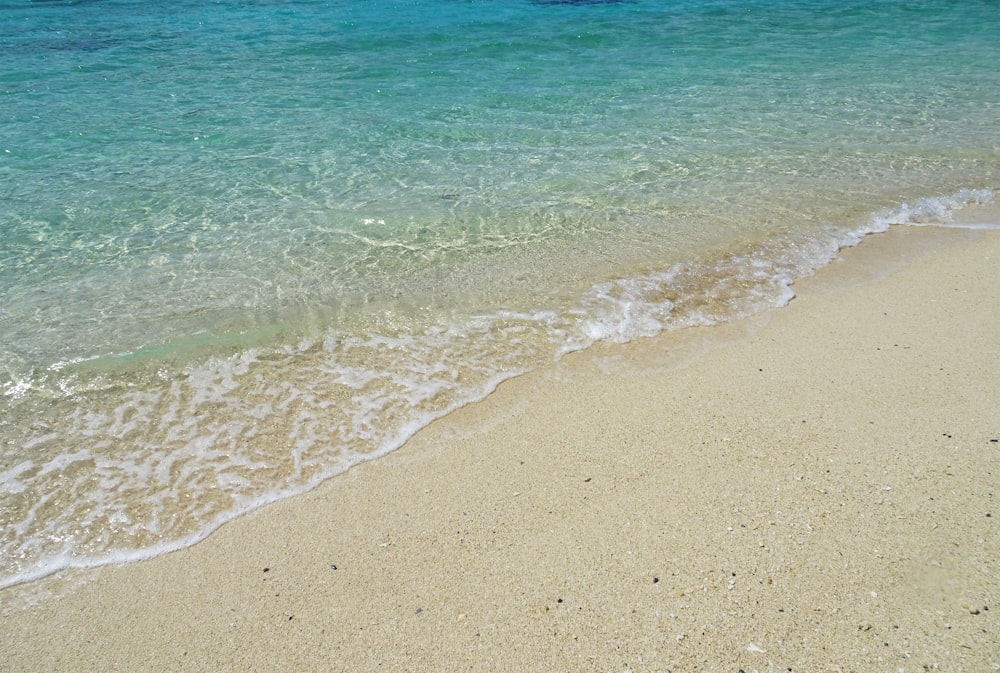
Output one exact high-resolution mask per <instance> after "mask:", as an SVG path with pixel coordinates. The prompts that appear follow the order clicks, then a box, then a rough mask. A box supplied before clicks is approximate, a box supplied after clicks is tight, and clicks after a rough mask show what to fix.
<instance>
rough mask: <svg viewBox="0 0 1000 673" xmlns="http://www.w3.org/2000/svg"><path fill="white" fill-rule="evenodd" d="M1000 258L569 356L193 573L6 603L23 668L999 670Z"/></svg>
mask: <svg viewBox="0 0 1000 673" xmlns="http://www.w3.org/2000/svg"><path fill="white" fill-rule="evenodd" d="M989 210H990V211H991V213H990V215H992V214H995V209H993V208H990V209H989ZM964 215H966V213H964V212H963V213H961V214H960V215H959V216H960V217H963V216H964ZM963 221H964V217H963ZM983 221H984V222H991V221H993V220H990V219H989V217H985V219H983ZM998 260H1000V232H997V231H973V230H958V229H951V228H930V227H928V228H916V227H905V226H904V227H893V228H892V229H891V230H890V231H889V232H887V233H885V234H878V235H873V236H868V237H866V238H865V240H864V241H863V242H862V244H861V245H859V246H856V247H854V248H850V249H845V250H842V251H841V252H840V255H839V256H838V258H837V259H836V260H835V261H833V262H832V263H830V264H829V265H827V266H826V267H824V268H821V269H819V270H818V271H817V272H816V273H815V274H814V275H813V276H812V277H809V278H805V279H800V280H798V281H796V283H795V285H794V290H795V291H796V294H797V295H798V298H796V299H795V300H793V301H792V303H791V304H790V305H788V306H786V307H784V308H780V309H773V310H770V311H767V312H765V313H763V314H759V315H757V316H754V317H751V318H748V319H745V320H741V321H737V322H733V323H729V324H725V325H717V326H713V327H698V328H688V329H685V330H680V331H675V332H668V333H664V334H663V335H661V336H659V337H656V338H652V339H642V340H638V341H635V342H632V343H630V344H625V345H617V344H598V345H596V346H592V347H591V348H590V349H588V350H586V351H583V352H580V353H574V354H570V355H568V356H565V357H564V358H563V360H562V361H561V362H559V363H557V364H555V365H553V366H552V367H550V368H546V369H545V370H541V371H536V372H532V373H529V374H525V375H523V376H521V377H518V378H515V379H512V380H509V381H506V382H504V383H503V384H501V385H500V387H499V388H498V389H497V390H496V391H495V392H494V393H492V394H491V395H490V396H488V397H487V398H486V399H485V400H483V401H481V402H478V403H475V404H472V405H468V406H466V407H464V408H462V409H459V410H458V411H455V412H452V413H451V414H449V415H448V416H446V417H445V418H443V419H440V420H438V421H435V422H433V423H432V424H431V425H430V426H428V427H426V428H424V429H423V430H421V431H420V432H419V433H418V434H417V435H416V436H415V437H413V438H412V439H411V440H410V441H409V442H407V444H406V445H404V446H403V447H402V448H400V449H398V450H396V451H395V452H393V453H391V454H389V455H387V456H383V457H381V458H379V459H378V460H376V461H371V462H367V463H362V464H360V465H356V466H354V467H352V468H351V469H350V470H348V471H347V472H346V473H344V474H341V475H339V476H337V477H335V478H333V479H331V480H329V481H327V482H326V483H324V484H322V485H321V486H319V487H318V488H316V489H315V490H313V491H311V492H309V493H306V494H304V495H301V496H297V497H295V498H293V499H290V500H286V501H282V502H278V503H276V504H272V505H269V506H267V507H264V508H262V509H259V510H256V511H254V512H251V513H249V514H247V515H245V516H243V517H241V518H240V519H237V520H236V521H234V522H231V523H228V524H226V525H224V526H223V527H222V528H220V529H219V530H217V531H216V532H215V533H213V534H212V535H211V536H210V537H208V538H207V539H206V540H204V541H202V542H200V543H198V544H196V545H194V546H193V547H189V548H187V549H184V550H181V551H178V552H173V553H170V554H167V555H165V556H162V557H158V558H156V559H153V560H150V561H145V562H139V563H135V564H131V565H126V566H113V567H105V568H99V569H95V570H89V571H73V572H70V573H64V574H63V575H62V576H59V575H57V576H53V577H50V578H46V579H42V580H38V581H37V582H34V583H31V584H29V585H16V586H13V587H9V588H7V589H4V590H0V601H2V604H3V606H4V608H3V611H4V618H3V627H2V632H3V641H4V642H5V643H9V645H8V646H7V648H6V649H7V650H8V654H7V658H8V662H9V663H8V666H10V667H11V668H10V670H26V671H30V670H114V669H124V668H129V667H132V668H135V667H136V665H137V664H139V665H140V666H139V667H141V668H143V669H144V670H228V669H230V668H231V669H250V670H261V669H277V670H318V669H323V670H371V669H374V668H376V667H377V666H378V665H382V666H383V667H386V668H389V669H391V670H458V669H463V668H464V669H470V670H496V669H497V668H498V667H499V668H507V669H510V670H601V671H604V670H633V671H640V670H647V671H661V670H671V669H672V670H689V669H692V668H694V667H696V666H701V667H706V668H707V669H708V670H730V669H731V670H733V671H735V670H739V669H740V668H742V669H744V670H746V671H750V670H755V669H756V670H766V669H768V668H771V667H774V668H778V667H780V669H781V670H785V669H787V668H792V669H793V670H798V669H800V668H802V669H806V670H837V669H838V667H839V668H840V669H842V670H892V671H896V670H899V669H903V670H915V671H916V670H925V668H927V667H930V668H931V670H933V668H934V667H938V666H941V667H943V668H950V667H956V668H962V669H964V670H985V669H987V668H988V667H989V666H990V665H997V664H1000V656H998V655H997V653H996V651H995V642H996V638H997V633H998V629H1000V623H998V622H1000V619H998V616H1000V581H998V580H997V579H996V577H997V572H996V571H997V570H998V565H1000V564H998V563H997V561H996V560H995V559H997V558H1000V543H998V536H997V528H996V525H997V523H996V522H997V521H998V518H1000V507H997V501H996V499H995V494H994V491H993V488H992V486H993V483H994V481H995V476H994V475H995V473H996V472H997V471H1000V445H998V444H997V443H996V441H995V440H996V439H998V438H1000V412H998V411H997V408H998V405H997V399H996V398H997V389H998V387H997V385H996V381H997V380H998V375H1000V356H998V353H997V346H996V336H995V335H996V334H998V333H1000V319H998V317H997V316H996V315H995V314H996V311H995V308H996V307H997V306H998V305H1000V302H998V301H997V294H998V292H1000V267H998V264H997V262H998ZM444 476H447V478H443V477H444ZM334 566H336V567H335V568H334ZM265 569H266V570H265ZM74 574H75V575H77V576H81V577H86V581H85V582H83V583H82V584H79V585H78V586H64V590H65V596H64V597H63V598H61V599H60V600H58V601H55V600H53V601H44V600H43V601H39V602H38V603H36V604H34V605H24V606H22V607H19V606H17V605H14V604H15V603H16V602H17V601H18V600H19V598H18V597H19V596H23V595H27V594H30V593H32V592H34V591H36V590H44V589H45V586H46V585H47V584H49V583H51V586H60V585H61V584H62V585H65V583H66V582H67V578H71V576H72V575H74ZM12 605H13V606H12ZM0 670H6V669H3V668H2V666H0Z"/></svg>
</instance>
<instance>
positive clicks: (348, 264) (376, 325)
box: [0, 0, 1000, 586]
mask: <svg viewBox="0 0 1000 673" xmlns="http://www.w3.org/2000/svg"><path fill="white" fill-rule="evenodd" d="M998 13H1000V12H998V10H997V7H996V4H995V3H993V2H985V1H984V2H974V1H973V2H963V3H951V2H944V1H943V0H927V1H923V2H901V1H900V2H896V1H887V2H880V3H867V2H851V1H848V2H832V1H827V0H780V1H777V2H774V1H771V2H763V1H761V2H747V1H742V2H736V1H735V0H732V1H728V0H716V1H708V0H688V1H686V2H672V3H662V2H654V1H652V0H636V1H635V2H568V1H564V2H544V1H541V0H539V1H535V2H531V1H529V0H509V1H505V2H475V1H473V0H416V1H412V2H382V1H378V0H369V1H368V2H318V1H316V2H311V1H297V2H296V1H291V0H275V1H273V2H268V3H250V2H237V1H235V0H233V1H222V2H214V3H201V2H194V1H192V0H189V1H186V2H185V1H181V2H175V3H170V4H166V5H161V4H156V3H146V2H139V1H137V0H117V1H116V0H103V1H99V0H92V1H90V2H83V1H79V2H60V1H58V0H49V1H46V2H31V1H29V0H18V1H15V2H9V1H8V2H0V293H2V297H0V390H2V391H3V399H2V404H3V407H4V410H3V414H2V416H0V498H2V500H0V504H2V506H0V526H2V536H3V537H2V545H3V554H2V555H0V559H2V560H0V586H2V585H4V584H10V583H13V582H17V581H22V580H25V579H30V578H32V577H37V576H40V575H43V574H45V573H47V572H51V571H53V570H56V569H59V568H61V567H67V566H73V565H82V566H85V565H94V564H99V563H105V562H109V561H115V560H127V559H130V558H140V557H144V556H149V555H152V554H155V553H158V552H161V551H163V550H166V549H170V548H175V547H177V546H182V545H184V544H189V543H191V542H192V541H194V540H197V539H200V538H201V537H203V536H204V535H205V534H207V533H208V532H210V531H211V530H212V529H213V528H214V527H216V526H217V525H219V524H220V523H222V522H224V521H226V520H229V519H231V518H232V517H234V516H236V515H238V514H239V513H241V512H243V511H246V510H247V509H250V508H252V507H255V506H258V505H260V504H262V503H264V502H268V501H271V500H274V499H277V498H280V497H285V496H287V495H290V494H293V493H297V492H301V491H303V490H304V489H306V488H309V487H310V486H312V485H315V484H316V483H318V482H319V481H320V480H322V479H324V478H327V477H329V476H331V475H333V474H336V473H338V472H340V471H342V470H344V469H346V468H347V467H348V466H349V465H351V464H353V463H355V462H357V461H359V460H364V459H367V458H371V457H374V456H377V455H380V454H382V453H385V452H386V451H389V450H392V449H393V448H396V447H397V446H398V445H399V444H400V443H401V442H402V441H404V440H405V439H406V438H407V437H408V436H410V435H411V434H412V433H413V432H414V431H415V430H417V429H418V428H419V427H421V426H423V425H425V424H426V423H427V422H429V420H430V419H432V418H435V417H438V416H440V415H442V414H444V413H447V412H448V411H449V410H452V409H454V408H455V407H456V406H459V405H461V404H463V403H466V402H468V401H470V400H474V399H478V398H480V397H482V396H483V395H485V394H487V393H488V392H489V391H490V390H491V389H492V387H493V386H495V385H496V383H497V382H498V381H500V380H502V379H504V378H507V377H509V376H513V375H516V374H517V373H519V372H522V371H526V370H528V369H531V368H533V367H537V366H540V365H541V364H544V363H545V362H549V361H551V360H552V359H553V358H555V357H558V355H559V354H561V353H564V352H567V351H569V350H574V349H579V348H584V347H586V346H587V345H588V344H589V343H592V342H593V341H594V340H598V339H611V340H617V341H625V340H628V339H631V338H635V337H638V336H643V335H651V334H655V333H657V332H659V331H660V330H662V329H664V328H672V327H679V326H684V325H689V324H709V323H713V322H718V321H722V320H728V319H732V318H735V317H739V316H742V315H746V314H748V313H752V312H755V311H759V310H762V309H764V308H766V307H770V306H775V305H780V304H782V303H784V302H786V301H787V300H788V299H789V297H790V290H789V288H788V285H789V284H790V282H791V281H792V280H793V279H794V278H795V277H798V276H800V275H802V274H805V273H808V272H810V270H812V269H813V268H816V267H817V266H820V265H822V264H824V263H826V262H827V261H829V259H831V258H832V256H833V255H834V254H835V252H836V250H837V248H838V247H839V246H841V245H844V244H850V243H853V242H854V241H856V240H857V236H859V235H861V234H863V233H865V232H867V231H877V230H880V229H882V228H884V227H885V226H888V224H889V223H891V222H917V221H927V220H930V221H943V220H947V219H948V218H949V213H951V212H953V211H954V210H956V209H959V208H961V207H962V206H964V205H967V204H969V203H976V202H982V201H987V200H991V199H992V198H993V195H992V191H991V190H992V189H993V188H994V187H995V186H996V185H997V183H998V181H1000V127H998V125H997V123H996V120H997V119H998V118H1000V73H998V70H997V68H996V63H998V62H1000V40H998V39H997V38H998V37H1000V35H998V33H997V29H996V25H997V18H1000V17H998Z"/></svg>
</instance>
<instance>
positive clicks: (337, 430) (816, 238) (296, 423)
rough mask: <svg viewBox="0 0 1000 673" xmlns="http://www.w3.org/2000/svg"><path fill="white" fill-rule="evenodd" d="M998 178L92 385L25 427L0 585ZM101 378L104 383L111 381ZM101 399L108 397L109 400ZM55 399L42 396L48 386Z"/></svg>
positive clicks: (175, 532)
mask: <svg viewBox="0 0 1000 673" xmlns="http://www.w3.org/2000/svg"><path fill="white" fill-rule="evenodd" d="M991 199H992V192H990V191H988V190H978V191H972V190H968V191H962V192H959V193H957V194H955V195H953V196H948V197H940V198H936V199H923V200H920V201H917V202H914V204H912V205H910V204H903V205H901V206H900V207H898V208H895V209H893V210H891V211H887V212H885V213H879V214H877V215H875V216H873V217H872V218H871V220H870V221H868V222H865V223H862V224H861V225H860V226H858V227H856V228H854V229H851V230H844V229H835V228H831V229H830V230H829V231H828V232H826V233H822V232H821V233H819V234H816V233H813V234H810V235H789V236H788V237H786V238H782V239H777V240H773V241H769V242H766V243H762V244H760V245H758V246H757V247H756V248H754V249H752V250H749V251H744V252H741V253H739V254H729V255H725V256H723V257H721V258H720V259H716V260H706V261H703V262H689V263H684V264H676V265H673V266H672V267H670V268H669V269H666V270H664V271H660V272H652V273H648V274H643V275H636V276H632V277H628V278H620V279H616V280H610V281H604V282H600V283H597V284H595V285H594V286H593V287H592V288H590V289H589V290H588V291H586V292H584V293H583V294H582V295H580V296H579V297H577V299H576V300H575V301H574V303H572V304H571V305H568V306H564V307H563V308H562V309H561V310H555V309H545V310H539V311H497V312H496V313H494V314H491V315H474V316H468V317H465V318H462V319H456V320H451V321H446V320H442V321H440V322H435V323H433V324H431V325H428V326H426V327H424V328H421V329H396V330H391V329H386V330H384V331H380V332H372V333H369V334H337V333H332V332H331V333H329V334H327V335H325V337H324V338H323V339H321V340H319V341H316V342H313V341H301V342H299V344H298V346H296V347H290V346H287V345H279V346H276V347H274V348H272V349H260V348H254V349H244V350H242V351H239V352H237V353H235V354H233V355H232V356H230V357H215V358H211V359H209V360H208V361H206V362H204V363H203V364H200V365H191V366H189V367H188V368H187V369H186V371H185V372H183V373H181V374H173V375H171V376H167V377H163V376H159V375H158V376H155V377H153V378H151V379H148V380H145V381H144V382H143V383H142V384H141V385H131V386H126V387H124V389H122V390H121V391H120V392H117V393H116V392H114V391H115V390H116V389H115V388H114V387H110V388H106V389H105V388H99V390H100V391H101V392H100V393H99V394H95V395H94V396H93V397H91V398H87V397H84V398H79V399H84V400H90V403H89V405H88V406H80V405H78V404H75V405H72V406H70V407H69V408H70V409H71V411H70V412H69V413H66V414H64V415H63V416H61V417H59V418H56V417H52V418H50V419H49V420H47V421H46V423H45V424H43V425H42V426H40V429H39V431H37V432H35V433H29V434H28V435H26V436H24V437H23V439H22V441H21V445H20V450H21V452H22V453H23V454H24V455H29V456H31V459H29V460H22V461H20V462H18V463H17V465H16V466H15V467H12V468H9V469H8V470H6V471H5V472H4V473H3V474H0V483H3V485H4V486H3V488H4V490H5V492H6V493H7V495H9V496H10V497H11V501H10V502H11V506H10V507H7V508H6V510H5V512H4V515H3V516H4V517H5V518H4V524H5V527H6V528H7V530H10V531H13V533H14V534H13V535H12V536H11V535H8V537H7V539H6V540H5V541H4V548H3V552H4V553H3V559H4V561H3V568H2V571H3V576H2V578H0V586H7V585H10V584H14V583H19V582H24V581H29V580H32V579H36V578H38V577H42V576H44V575H46V574H49V573H51V572H55V571H57V570H60V569H63V568H68V567H80V568H84V567H93V566H99V565H103V564H107V563H121V562H129V561H136V560H140V559H146V558H150V557H153V556H156V555H158V554H161V553H164V552H166V551H170V550H174V549H178V548H181V547H184V546H187V545H190V544H193V543H194V542H197V541H198V540H201V539H203V538H204V537H205V536H206V535H208V534H210V533H211V532H212V531H213V530H215V529H216V528H217V527H218V526H220V525H221V524H222V523H224V522H226V521H229V520H231V519H233V518H234V517H237V516H240V515H241V514H244V513H246V512H248V511H250V510H252V509H255V508H257V507H260V506H262V505H265V504H267V503H270V502H273V501H275V500H278V499H282V498H285V497H289V496H291V495H294V494H297V493H301V492H303V491H305V490H308V489H310V488H312V487H314V486H315V485H317V484H318V483H320V482H321V481H323V480H324V479H327V478H329V477H331V476H333V475H335V474H338V473H340V472H343V471H344V470H346V469H348V468H349V467H350V466H352V465H355V464H357V463H358V462H360V461H363V460H369V459H372V458H375V457H378V456H381V455H384V454H385V453H387V452H389V451H392V450H394V449H396V448H398V447H399V446H400V445H401V444H402V443H404V442H405V441H406V440H407V439H409V438H410V437H412V435H413V434H414V433H416V432H417V431H418V430H419V429H420V428H422V427H425V426H426V425H427V424H428V423H430V422H431V421H433V420H434V419H436V418H439V417H441V416H443V415H444V414H447V413H449V412H450V411H452V410H454V409H456V408H458V407H461V406H462V405H465V404H468V403H470V402H473V401H475V400H479V399H482V398H483V397H484V396H486V395H488V394H489V393H490V392H491V391H492V390H494V389H495V387H496V386H497V385H498V384H499V383H500V382H501V381H503V380H505V379H507V378H510V377H512V376H516V375H518V374H520V373H522V372H524V371H527V370H529V369H531V368H535V367H538V366H543V365H544V364H545V363H547V362H551V361H552V360H553V359H554V358H557V357H559V356H560V355H561V354H563V353H566V352H569V351H574V350H580V349H583V348H586V347H588V346H589V345H591V344H593V343H594V342H596V341H611V342H615V343H622V342H626V341H629V340H632V339H636V338H642V337H649V336H655V335H656V334H659V333H660V332H662V331H663V330H666V329H673V328H679V327H685V326H690V325H711V324H715V323H718V322H721V321H725V320H732V319H736V318H739V317H742V316H746V315H750V314H752V313H755V312H759V311H761V310H766V309H768V308H772V307H779V306H782V305H784V304H786V303H787V302H788V301H790V300H791V298H792V297H793V296H794V294H793V292H792V283H793V282H794V280H795V279H796V278H799V277H801V276H803V275H805V274H808V273H810V272H811V271H812V270H813V269H815V268H817V267H819V266H822V265H823V264H825V263H827V262H828V261H829V260H830V259H832V258H833V257H834V256H835V255H836V251H837V250H838V249H839V248H840V247H843V246H845V245H853V244H855V243H857V242H858V241H859V240H860V239H861V237H862V236H864V235H865V234H867V233H869V232H873V231H880V230H884V229H885V228H887V227H888V226H891V225H892V224H899V223H905V224H914V223H917V224H922V223H925V222H927V221H929V220H933V221H941V220H946V219H947V218H949V217H951V216H952V214H953V213H954V212H956V211H957V210H958V209H960V208H962V207H963V206H965V205H970V204H981V203H988V202H990V201H991ZM101 385H102V386H106V385H108V384H107V383H102V384H101ZM107 400H112V401H113V403H112V404H111V405H109V406H103V404H104V403H105V402H106V401H107ZM46 403H47V402H46Z"/></svg>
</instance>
